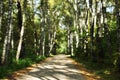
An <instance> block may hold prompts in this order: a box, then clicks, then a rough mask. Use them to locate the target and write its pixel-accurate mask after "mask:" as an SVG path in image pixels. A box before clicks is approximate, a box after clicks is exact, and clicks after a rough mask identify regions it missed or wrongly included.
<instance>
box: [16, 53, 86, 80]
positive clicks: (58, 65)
mask: <svg viewBox="0 0 120 80" xmlns="http://www.w3.org/2000/svg"><path fill="white" fill-rule="evenodd" d="M15 80H86V79H85V78H84V76H83V75H82V74H80V70H79V69H78V68H77V66H76V64H75V63H74V60H72V59H71V58H69V56H68V55H63V54H60V55H56V56H54V57H51V58H48V59H47V60H46V61H45V62H43V63H42V64H38V65H37V67H35V68H34V69H32V70H30V71H29V72H28V73H25V74H22V75H21V76H19V77H16V78H15Z"/></svg>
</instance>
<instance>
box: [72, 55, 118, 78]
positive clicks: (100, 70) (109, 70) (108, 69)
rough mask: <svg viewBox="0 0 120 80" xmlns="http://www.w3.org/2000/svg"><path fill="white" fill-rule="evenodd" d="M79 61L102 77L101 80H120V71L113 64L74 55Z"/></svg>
mask: <svg viewBox="0 0 120 80" xmlns="http://www.w3.org/2000/svg"><path fill="white" fill-rule="evenodd" d="M72 58H73V59H75V60H76V61H77V62H79V63H81V64H82V65H83V66H85V68H87V69H88V70H90V71H92V72H93V73H94V74H95V75H98V76H100V77H101V80H120V76H119V75H120V73H119V72H116V71H115V70H114V69H115V68H114V67H113V66H112V65H107V64H103V63H95V62H91V61H89V60H83V59H82V58H78V57H72Z"/></svg>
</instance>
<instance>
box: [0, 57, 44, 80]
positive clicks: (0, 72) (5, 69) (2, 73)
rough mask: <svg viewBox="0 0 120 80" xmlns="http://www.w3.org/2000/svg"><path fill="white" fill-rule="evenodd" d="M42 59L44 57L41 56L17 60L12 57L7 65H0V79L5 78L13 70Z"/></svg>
mask: <svg viewBox="0 0 120 80" xmlns="http://www.w3.org/2000/svg"><path fill="white" fill-rule="evenodd" d="M44 59H45V57H43V56H32V57H28V58H24V59H20V60H19V61H18V62H16V61H15V59H13V60H12V63H9V64H8V65H5V66H0V79H3V78H6V77H7V76H8V75H10V74H12V73H13V72H14V71H17V70H20V69H23V68H25V67H28V66H31V65H32V64H35V63H38V62H40V61H42V60H44Z"/></svg>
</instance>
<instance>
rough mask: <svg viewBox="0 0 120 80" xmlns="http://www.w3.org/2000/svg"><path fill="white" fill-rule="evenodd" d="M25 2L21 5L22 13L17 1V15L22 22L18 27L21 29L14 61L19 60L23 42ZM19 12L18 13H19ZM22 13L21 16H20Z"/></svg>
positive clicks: (25, 0)
mask: <svg viewBox="0 0 120 80" xmlns="http://www.w3.org/2000/svg"><path fill="white" fill-rule="evenodd" d="M26 2H27V0H24V3H23V11H22V10H21V3H20V1H19V0H18V6H19V7H18V12H19V13H18V14H20V15H21V16H19V17H20V19H21V18H22V19H21V20H22V22H21V23H20V25H19V26H20V27H21V29H20V30H21V31H20V39H19V43H18V48H17V53H16V61H18V60H19V57H20V52H21V48H22V42H23V35H24V27H25V10H26ZM19 10H20V11H19ZM21 13H22V14H21Z"/></svg>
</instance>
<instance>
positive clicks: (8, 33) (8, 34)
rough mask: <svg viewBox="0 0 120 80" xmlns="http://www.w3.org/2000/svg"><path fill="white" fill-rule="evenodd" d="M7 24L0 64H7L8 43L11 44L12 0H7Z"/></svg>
mask: <svg viewBox="0 0 120 80" xmlns="http://www.w3.org/2000/svg"><path fill="white" fill-rule="evenodd" d="M8 14H9V15H8V25H7V31H6V36H5V39H4V44H3V52H2V60H1V64H7V63H8V55H9V53H10V45H11V35H12V34H11V33H12V0H9V11H8Z"/></svg>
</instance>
